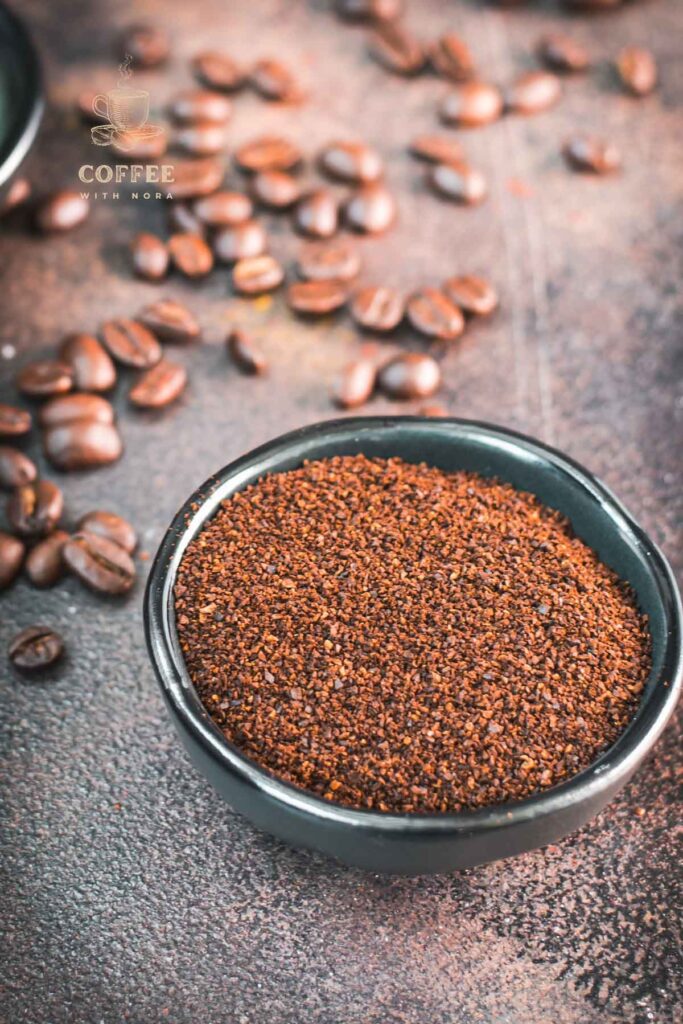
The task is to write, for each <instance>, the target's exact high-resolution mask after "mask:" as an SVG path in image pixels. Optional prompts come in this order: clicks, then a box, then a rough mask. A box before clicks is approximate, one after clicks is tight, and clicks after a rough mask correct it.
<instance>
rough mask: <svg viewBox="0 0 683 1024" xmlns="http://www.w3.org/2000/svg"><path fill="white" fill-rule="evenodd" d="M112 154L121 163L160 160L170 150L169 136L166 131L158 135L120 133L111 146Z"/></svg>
mask: <svg viewBox="0 0 683 1024" xmlns="http://www.w3.org/2000/svg"><path fill="white" fill-rule="evenodd" d="M111 149H112V152H113V153H115V154H116V156H117V157H119V159H120V160H121V161H127V162H128V163H131V162H133V161H142V162H144V161H145V160H158V159H159V158H160V157H162V156H163V155H164V153H165V152H166V150H167V149H168V134H167V132H166V130H165V129H162V130H161V131H160V132H157V134H156V135H143V134H141V133H140V132H118V133H117V134H116V136H115V137H114V139H113V141H112V144H111Z"/></svg>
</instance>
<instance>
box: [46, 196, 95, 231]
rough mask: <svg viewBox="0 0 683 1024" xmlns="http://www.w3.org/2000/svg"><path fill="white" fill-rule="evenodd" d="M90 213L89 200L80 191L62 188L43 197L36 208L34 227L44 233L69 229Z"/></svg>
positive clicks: (76, 225) (81, 221)
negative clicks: (45, 197)
mask: <svg viewBox="0 0 683 1024" xmlns="http://www.w3.org/2000/svg"><path fill="white" fill-rule="evenodd" d="M89 213H90V202H89V201H88V199H87V198H84V197H83V196H82V195H81V193H80V192H74V191H72V190H70V189H63V190H62V191H61V192H53V194H52V195H51V196H48V197H47V199H44V200H43V201H42V203H41V204H40V205H39V206H38V208H37V210H36V227H37V228H38V229H39V230H40V231H42V232H44V233H45V234H52V233H55V232H60V231H71V229H72V228H76V227H78V225H79V224H82V223H83V221H84V220H85V219H86V217H87V216H88V214H89Z"/></svg>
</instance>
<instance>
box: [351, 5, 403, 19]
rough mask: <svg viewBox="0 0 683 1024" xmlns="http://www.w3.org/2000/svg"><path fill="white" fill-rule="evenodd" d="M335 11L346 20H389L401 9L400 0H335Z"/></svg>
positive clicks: (397, 14)
mask: <svg viewBox="0 0 683 1024" xmlns="http://www.w3.org/2000/svg"><path fill="white" fill-rule="evenodd" d="M334 9H335V11H336V12H337V14H338V15H339V17H340V18H345V19H346V20H347V21H375V20H377V21H391V20H392V19H393V18H398V16H399V15H400V14H401V11H402V10H403V3H402V0H336V3H335V7H334Z"/></svg>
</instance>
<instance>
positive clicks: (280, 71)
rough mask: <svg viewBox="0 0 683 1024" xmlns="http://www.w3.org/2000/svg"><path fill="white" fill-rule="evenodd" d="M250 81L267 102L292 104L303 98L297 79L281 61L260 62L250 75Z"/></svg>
mask: <svg viewBox="0 0 683 1024" xmlns="http://www.w3.org/2000/svg"><path fill="white" fill-rule="evenodd" d="M249 81H250V82H251V84H252V85H253V87H254V88H255V89H256V91H257V92H259V93H260V94H261V95H262V96H264V97H265V98H266V99H267V100H279V101H280V102H283V103H291V102H293V101H296V100H299V99H301V97H302V93H301V89H300V87H299V85H298V83H297V81H296V78H295V77H294V75H293V74H292V72H291V71H290V70H289V68H288V67H286V66H285V65H284V64H283V63H282V62H281V61H279V60H260V61H258V62H257V64H256V65H255V66H254V68H253V69H252V71H251V74H250V75H249Z"/></svg>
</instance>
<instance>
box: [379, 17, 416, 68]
mask: <svg viewBox="0 0 683 1024" xmlns="http://www.w3.org/2000/svg"><path fill="white" fill-rule="evenodd" d="M370 53H371V55H372V56H373V57H374V58H375V60H376V61H378V62H379V63H380V64H381V65H382V66H383V67H385V68H386V69H387V71H393V72H394V74H397V75H416V74H417V73H418V72H420V71H422V69H423V67H424V65H425V60H426V53H425V50H424V47H423V46H422V44H421V43H420V42H419V41H418V40H417V39H416V38H415V36H413V35H411V33H410V32H409V31H408V30H407V29H406V28H404V27H403V26H402V25H400V24H399V23H398V22H396V21H386V22H380V23H379V24H378V25H377V26H376V28H375V31H374V32H373V34H372V38H371V40H370Z"/></svg>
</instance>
